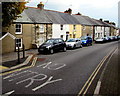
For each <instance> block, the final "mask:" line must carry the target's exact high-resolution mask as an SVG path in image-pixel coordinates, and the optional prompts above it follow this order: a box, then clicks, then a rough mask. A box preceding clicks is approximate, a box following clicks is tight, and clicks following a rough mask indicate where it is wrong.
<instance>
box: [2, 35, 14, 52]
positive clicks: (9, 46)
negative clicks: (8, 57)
mask: <svg viewBox="0 0 120 96" xmlns="http://www.w3.org/2000/svg"><path fill="white" fill-rule="evenodd" d="M13 51H15V39H13V38H11V37H10V36H6V37H5V38H4V39H2V54H4V53H9V52H13Z"/></svg>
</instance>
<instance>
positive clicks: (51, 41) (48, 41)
mask: <svg viewBox="0 0 120 96" xmlns="http://www.w3.org/2000/svg"><path fill="white" fill-rule="evenodd" d="M53 42H54V40H52V39H51V40H47V41H46V42H45V43H53Z"/></svg>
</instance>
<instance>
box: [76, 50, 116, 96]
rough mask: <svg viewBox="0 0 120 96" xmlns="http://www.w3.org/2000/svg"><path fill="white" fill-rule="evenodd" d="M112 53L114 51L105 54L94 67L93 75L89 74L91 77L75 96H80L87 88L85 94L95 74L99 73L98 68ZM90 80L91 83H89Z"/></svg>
mask: <svg viewBox="0 0 120 96" xmlns="http://www.w3.org/2000/svg"><path fill="white" fill-rule="evenodd" d="M113 51H114V49H113V50H112V51H111V52H110V53H109V54H107V55H106V56H105V57H104V58H103V59H102V61H101V62H100V63H99V64H98V66H97V67H96V69H95V70H94V71H93V73H92V74H91V76H90V77H89V79H88V80H87V82H86V83H85V84H84V86H83V87H82V89H81V90H80V92H79V93H78V95H77V96H79V95H80V94H82V92H83V90H84V89H85V87H86V86H87V84H88V83H89V82H90V83H89V84H88V86H87V88H86V90H85V91H84V93H83V94H86V92H87V90H88V88H89V87H90V85H91V83H92V81H93V80H94V78H95V76H96V75H97V73H98V72H99V70H100V68H101V67H102V65H103V64H104V62H105V60H106V59H107V58H108V57H109V55H110V54H111V53H112V52H113ZM90 80H91V81H90Z"/></svg>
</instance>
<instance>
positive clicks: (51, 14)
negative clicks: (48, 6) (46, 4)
mask: <svg viewBox="0 0 120 96" xmlns="http://www.w3.org/2000/svg"><path fill="white" fill-rule="evenodd" d="M44 13H45V15H47V17H48V18H49V19H50V21H51V22H52V23H54V24H66V21H65V20H64V19H63V18H62V17H61V16H60V13H59V12H55V11H49V10H45V11H44Z"/></svg>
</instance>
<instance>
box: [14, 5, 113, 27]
mask: <svg viewBox="0 0 120 96" xmlns="http://www.w3.org/2000/svg"><path fill="white" fill-rule="evenodd" d="M21 15H22V18H18V19H17V20H16V21H14V22H16V23H17V22H20V23H33V24H81V25H91V26H93V25H96V26H111V24H107V23H106V22H102V21H100V20H96V19H93V18H90V17H88V16H83V15H70V14H68V13H63V12H57V11H52V10H46V9H43V10H41V9H39V8H32V7H28V8H27V9H25V10H24V12H23V13H22V14H21Z"/></svg>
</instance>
